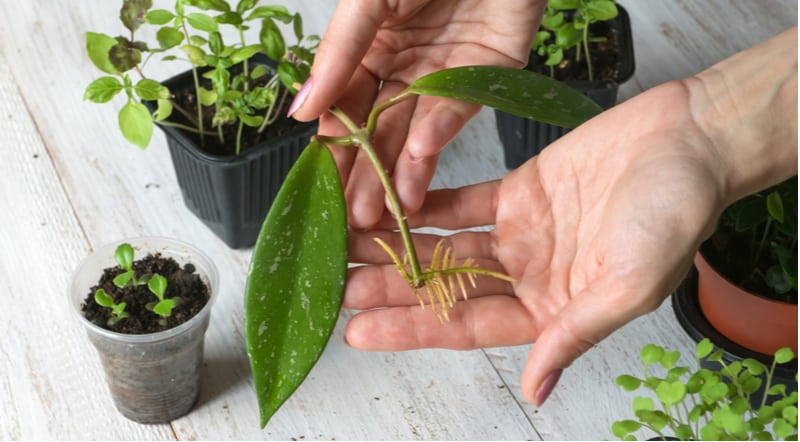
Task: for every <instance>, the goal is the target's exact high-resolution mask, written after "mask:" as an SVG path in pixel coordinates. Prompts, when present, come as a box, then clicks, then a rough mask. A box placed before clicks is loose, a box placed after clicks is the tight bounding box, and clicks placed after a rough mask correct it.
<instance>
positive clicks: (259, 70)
mask: <svg viewBox="0 0 800 442" xmlns="http://www.w3.org/2000/svg"><path fill="white" fill-rule="evenodd" d="M270 72H272V71H271V70H270V68H268V67H267V66H264V65H263V64H259V65H256V67H254V68H253V70H252V71H250V78H252V79H253V80H255V79H256V78H261V77H263V76H264V75H267V74H269V73H270Z"/></svg>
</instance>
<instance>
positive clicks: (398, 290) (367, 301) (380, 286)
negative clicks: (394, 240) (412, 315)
mask: <svg viewBox="0 0 800 442" xmlns="http://www.w3.org/2000/svg"><path fill="white" fill-rule="evenodd" d="M476 264H477V265H478V267H480V268H481V269H487V270H494V271H497V272H503V268H502V266H501V265H500V264H499V263H497V261H489V260H483V259H481V260H476ZM461 279H462V281H463V286H464V289H465V291H466V294H467V299H475V298H480V297H483V296H487V295H494V294H497V293H512V287H511V284H510V283H509V282H507V281H503V280H500V279H497V278H492V277H490V276H482V275H476V277H475V281H476V283H475V286H474V287H473V286H472V285H471V284H470V283H469V279H468V278H467V276H466V275H463V274H462V276H461ZM453 283H454V285H453V292H454V295H455V296H456V298H457V299H459V300H463V293H462V292H461V285H460V284H459V283H458V282H457V281H455V280H454V281H453ZM418 296H419V297H418ZM420 299H422V303H423V304H425V305H426V307H425V308H426V309H430V308H431V307H428V306H427V305H429V304H430V300H429V298H428V293H427V291H426V289H425V288H420V289H418V290H417V291H416V293H415V292H414V290H413V289H412V288H411V286H410V285H409V283H408V281H407V280H406V279H405V278H404V277H403V275H401V274H400V272H399V271H398V269H397V267H395V266H394V265H393V264H387V265H369V266H361V267H354V268H352V269H350V270H349V271H348V278H347V286H346V287H345V294H344V301H343V306H344V308H351V309H358V310H365V309H372V308H376V307H395V306H412V305H416V306H419V305H420ZM459 303H460V302H457V303H456V305H457V304H459ZM437 308H438V307H437ZM434 316H435V315H434Z"/></svg>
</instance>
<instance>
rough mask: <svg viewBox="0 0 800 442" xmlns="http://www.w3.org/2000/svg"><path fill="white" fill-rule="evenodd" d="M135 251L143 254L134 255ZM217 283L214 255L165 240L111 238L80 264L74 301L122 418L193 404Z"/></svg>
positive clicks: (166, 413) (179, 410)
mask: <svg viewBox="0 0 800 442" xmlns="http://www.w3.org/2000/svg"><path fill="white" fill-rule="evenodd" d="M134 250H139V251H141V252H143V253H146V254H145V255H144V256H143V257H141V258H139V259H134ZM216 289H217V270H216V267H215V266H214V264H213V263H212V262H211V260H210V259H209V258H208V257H207V256H206V255H204V254H203V253H202V252H200V251H199V250H197V249H195V248H194V247H191V246H189V245H187V244H184V243H182V242H179V241H175V240H170V239H165V238H135V239H131V240H128V241H123V242H122V243H120V244H109V245H106V246H103V247H100V248H98V249H97V250H95V251H94V252H93V253H91V254H90V255H89V256H88V257H87V258H86V259H85V260H84V261H83V262H82V263H81V264H80V266H79V267H78V270H77V271H76V273H75V275H74V276H73V280H72V283H71V287H70V303H71V304H72V306H73V308H74V309H75V311H76V313H77V316H78V317H79V319H80V321H81V322H82V323H83V325H84V326H85V328H86V331H87V334H88V336H89V340H90V341H91V342H92V344H94V346H95V349H96V350H97V353H98V355H99V356H100V361H101V363H102V365H103V368H104V371H105V374H106V381H107V383H108V386H109V390H110V392H111V396H112V398H113V399H114V404H115V405H116V407H117V409H118V410H119V411H120V413H122V414H123V415H124V416H125V417H127V418H129V419H132V420H134V421H137V422H142V423H161V422H168V421H170V420H172V419H175V418H177V417H180V416H182V415H184V414H186V413H187V412H188V411H189V410H190V409H191V407H192V405H193V404H194V402H195V400H196V399H197V395H198V392H199V385H200V365H201V363H202V358H203V340H204V336H205V331H206V329H207V327H208V323H209V318H210V311H211V305H212V304H213V301H214V299H215V298H216Z"/></svg>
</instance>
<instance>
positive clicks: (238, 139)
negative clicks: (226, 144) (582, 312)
mask: <svg viewBox="0 0 800 442" xmlns="http://www.w3.org/2000/svg"><path fill="white" fill-rule="evenodd" d="M243 127H244V123H243V122H242V120H239V127H238V128H237V129H236V155H239V152H241V151H242V128H243Z"/></svg>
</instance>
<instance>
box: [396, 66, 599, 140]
mask: <svg viewBox="0 0 800 442" xmlns="http://www.w3.org/2000/svg"><path fill="white" fill-rule="evenodd" d="M408 91H409V92H410V93H412V94H418V95H435V96H440V97H448V98H455V99H457V100H463V101H468V102H471V103H477V104H481V105H484V106H490V107H493V108H496V109H499V110H501V111H504V112H508V113H510V114H514V115H517V116H520V117H524V118H532V119H534V120H538V121H541V122H543V123H549V124H553V125H556V126H563V127H570V128H571V127H576V126H578V125H579V124H581V123H583V122H584V121H586V120H588V119H589V118H591V117H593V116H595V115H597V114H598V113H600V112H601V111H602V109H601V108H600V106H598V105H597V103H595V102H594V101H592V100H591V99H589V98H587V97H585V96H584V95H583V94H581V93H580V92H578V91H576V90H574V89H572V88H570V87H569V86H566V85H564V84H563V83H560V82H558V81H555V80H553V79H551V78H549V77H547V76H544V75H540V74H536V73H533V72H530V71H526V70H522V69H513V68H504V67H497V66H464V67H458V68H451V69H445V70H441V71H437V72H434V73H432V74H429V75H426V76H424V77H422V78H419V79H417V80H416V81H414V82H413V83H411V85H410V86H409V88H408Z"/></svg>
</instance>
